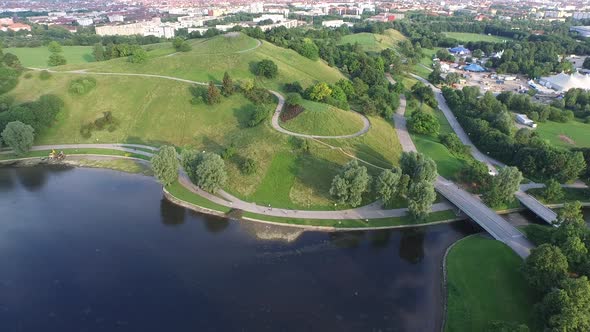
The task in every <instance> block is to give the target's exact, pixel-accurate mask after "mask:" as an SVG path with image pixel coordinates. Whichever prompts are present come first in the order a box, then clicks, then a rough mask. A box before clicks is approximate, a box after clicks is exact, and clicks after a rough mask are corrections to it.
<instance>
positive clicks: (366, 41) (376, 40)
mask: <svg viewBox="0 0 590 332" xmlns="http://www.w3.org/2000/svg"><path fill="white" fill-rule="evenodd" d="M405 39H406V38H405V37H404V36H403V35H402V34H401V33H400V32H399V31H397V30H393V29H388V30H386V31H385V32H384V33H383V34H376V33H368V32H361V33H355V34H351V35H346V36H344V37H342V39H341V40H340V42H338V44H339V45H344V44H352V45H354V44H359V46H361V48H362V49H363V50H365V51H367V52H381V51H382V50H384V49H386V48H393V47H394V46H395V44H397V43H398V42H400V41H402V40H405Z"/></svg>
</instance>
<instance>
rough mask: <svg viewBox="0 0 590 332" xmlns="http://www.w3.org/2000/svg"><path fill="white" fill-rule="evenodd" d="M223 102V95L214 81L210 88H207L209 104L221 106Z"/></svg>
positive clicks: (210, 83)
mask: <svg viewBox="0 0 590 332" xmlns="http://www.w3.org/2000/svg"><path fill="white" fill-rule="evenodd" d="M220 102H221V93H220V92H219V89H218V88H217V86H215V83H213V81H210V82H209V87H208V88H207V104H209V105H213V104H219V103H220Z"/></svg>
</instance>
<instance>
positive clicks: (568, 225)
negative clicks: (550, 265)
mask: <svg viewBox="0 0 590 332" xmlns="http://www.w3.org/2000/svg"><path fill="white" fill-rule="evenodd" d="M556 224H557V225H559V227H558V228H557V229H555V230H554V231H553V234H552V237H551V243H553V244H554V245H556V246H558V247H559V248H560V249H561V251H562V252H563V254H564V255H565V256H566V257H567V261H568V263H569V264H570V267H572V268H573V269H574V270H577V269H578V268H580V265H581V264H582V263H583V262H584V261H585V260H587V254H588V248H587V247H586V244H585V243H584V241H583V240H587V239H588V235H589V234H588V233H589V232H588V228H587V226H586V222H585V221H584V216H583V214H582V205H581V204H580V202H568V203H566V204H565V205H564V206H563V208H562V209H561V210H559V213H558V215H557V220H556Z"/></svg>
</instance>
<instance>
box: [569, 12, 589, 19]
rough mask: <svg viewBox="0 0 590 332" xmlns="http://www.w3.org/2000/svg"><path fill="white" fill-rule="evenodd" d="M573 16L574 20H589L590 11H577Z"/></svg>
mask: <svg viewBox="0 0 590 332" xmlns="http://www.w3.org/2000/svg"><path fill="white" fill-rule="evenodd" d="M572 17H573V18H574V20H587V19H590V12H575V13H574V15H572Z"/></svg>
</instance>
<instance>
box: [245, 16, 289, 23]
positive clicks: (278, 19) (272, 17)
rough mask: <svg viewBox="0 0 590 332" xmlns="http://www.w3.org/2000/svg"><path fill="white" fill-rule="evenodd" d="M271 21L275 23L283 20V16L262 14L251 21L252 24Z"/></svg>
mask: <svg viewBox="0 0 590 332" xmlns="http://www.w3.org/2000/svg"><path fill="white" fill-rule="evenodd" d="M266 20H271V21H272V23H277V22H281V21H284V20H285V15H282V14H264V15H262V16H260V17H256V18H254V19H253V20H252V21H253V22H254V23H259V22H262V21H266Z"/></svg>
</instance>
